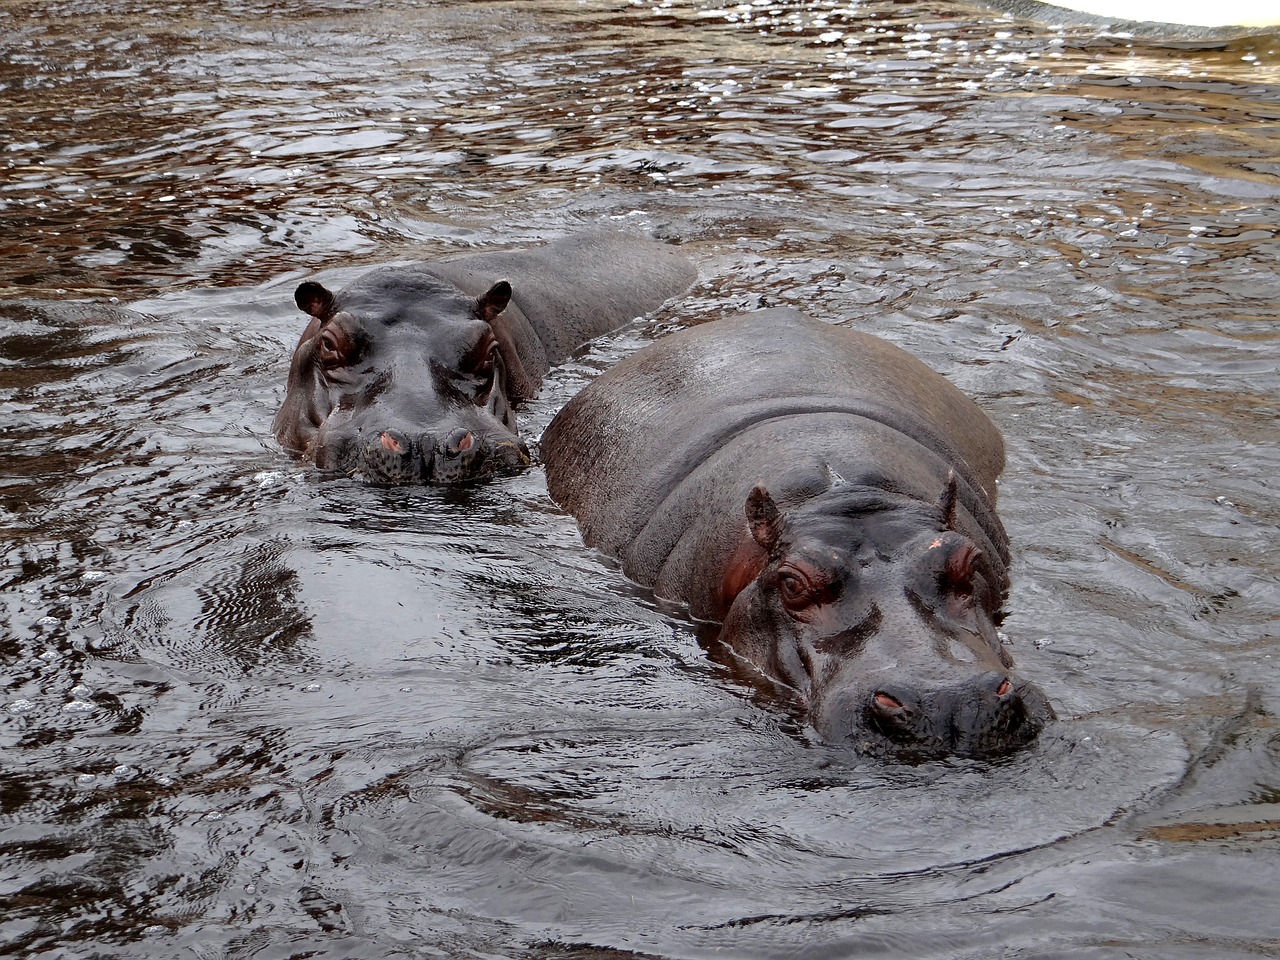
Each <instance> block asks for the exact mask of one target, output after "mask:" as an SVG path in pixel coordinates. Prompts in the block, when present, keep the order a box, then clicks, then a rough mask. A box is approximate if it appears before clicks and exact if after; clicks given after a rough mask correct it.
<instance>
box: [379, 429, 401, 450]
mask: <svg viewBox="0 0 1280 960" xmlns="http://www.w3.org/2000/svg"><path fill="white" fill-rule="evenodd" d="M378 439H379V440H381V441H382V449H384V450H386V451H387V452H388V453H404V446H403V445H402V444H401V443H400V441H399V440H397V439H396V438H395V437H394V436H392V435H391V434H390V433H388V432H386V431H383V433H382V435H381V436H380V437H379V438H378Z"/></svg>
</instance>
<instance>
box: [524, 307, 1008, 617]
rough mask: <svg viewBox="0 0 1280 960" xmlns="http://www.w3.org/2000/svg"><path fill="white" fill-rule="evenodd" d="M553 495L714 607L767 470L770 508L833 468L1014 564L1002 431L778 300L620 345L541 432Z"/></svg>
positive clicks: (870, 339) (833, 480) (872, 349)
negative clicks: (1004, 521)
mask: <svg viewBox="0 0 1280 960" xmlns="http://www.w3.org/2000/svg"><path fill="white" fill-rule="evenodd" d="M542 454H543V459H544V461H545V463H546V465H547V483H548V487H549V489H550V491H551V494H552V496H553V497H554V498H555V499H556V501H557V502H558V503H560V505H561V506H563V507H564V508H565V509H567V510H568V511H569V512H570V513H572V514H573V515H574V516H575V517H577V519H578V522H579V525H580V527H581V529H582V533H583V537H584V539H585V540H586V541H587V543H589V544H591V545H593V546H596V547H598V548H599V549H601V550H602V551H604V552H605V553H608V554H611V555H613V556H617V557H619V558H620V559H621V560H622V561H623V569H624V571H625V572H626V573H627V575H628V576H630V577H631V578H632V579H634V580H636V581H637V582H639V583H641V584H644V585H646V586H650V587H654V588H655V590H656V591H657V592H658V593H659V595H662V596H668V597H671V598H673V599H678V600H682V601H684V602H686V603H688V604H689V606H690V609H691V612H692V613H693V614H694V615H695V616H700V617H706V618H709V619H717V618H718V617H719V616H722V615H723V610H721V609H720V608H719V607H718V605H717V599H716V598H717V592H718V588H719V571H721V570H723V569H724V568H725V566H726V564H727V558H728V556H729V555H730V554H731V553H732V552H733V551H734V550H735V549H736V548H737V547H738V545H739V543H740V541H741V539H742V537H743V536H745V531H746V522H745V520H744V515H743V504H744V501H745V499H746V496H747V494H748V492H749V491H750V490H751V489H752V487H753V486H754V485H755V484H757V483H765V484H766V485H767V486H768V488H769V490H770V491H771V492H772V493H773V495H774V496H775V497H776V498H777V499H778V503H779V506H781V507H784V508H786V507H789V506H795V505H797V504H800V503H803V502H805V501H807V500H810V499H812V498H813V497H815V496H817V495H819V494H820V493H822V492H824V491H826V490H827V489H829V488H831V487H832V486H833V485H836V484H845V483H847V484H856V485H862V486H865V487H867V488H869V489H876V490H881V491H887V492H890V493H892V494H893V495H896V496H905V497H908V498H912V499H917V500H921V501H934V500H937V498H938V497H939V495H940V494H941V493H942V491H943V490H944V489H945V487H946V485H947V477H948V474H949V473H950V472H952V471H954V474H955V477H956V481H957V492H958V508H957V517H956V519H957V524H958V528H959V529H961V530H963V531H964V532H965V533H966V534H968V535H970V536H971V537H973V539H974V540H975V541H976V542H977V543H978V544H979V545H980V546H981V547H982V548H983V549H984V551H988V555H989V556H990V557H991V558H992V560H993V561H995V563H996V565H997V567H998V574H999V579H1000V580H1003V579H1004V568H1005V566H1006V565H1007V558H1008V554H1007V539H1006V537H1005V534H1004V530H1003V528H1002V527H1001V526H1000V521H999V519H998V518H997V517H996V514H995V509H994V507H995V498H996V486H995V482H996V478H997V476H998V475H999V474H1000V471H1001V470H1002V469H1003V467H1004V445H1003V441H1002V440H1001V438H1000V434H999V432H998V431H997V430H996V428H995V427H994V426H993V425H992V423H991V422H990V421H989V420H988V419H987V417H986V416H985V415H984V414H983V413H982V411H981V410H980V409H979V408H978V407H977V406H976V405H975V404H974V403H973V402H972V401H971V400H969V399H968V398H967V397H965V396H964V395H963V394H962V393H960V391H959V390H957V389H956V388H955V387H954V386H953V385H952V384H951V383H950V382H949V381H947V380H946V379H945V378H944V377H942V376H941V375H940V374H938V373H936V372H934V371H933V370H931V369H930V368H929V367H927V366H926V365H925V364H923V363H921V362H920V361H919V360H917V359H915V358H914V357H912V356H911V355H910V354H908V353H906V352H905V351H903V350H901V349H899V348H898V347H895V346H893V345H892V344H890V343H888V342H886V341H884V340H881V339H879V338H877V337H874V336H871V335H868V334H864V333H860V332H858V331H855V330H851V329H849V328H846V327H838V326H835V325H832V324H826V323H823V322H821V321H817V320H813V319H811V318H808V317H805V316H804V315H802V314H800V313H798V312H796V311H794V310H789V309H775V310H763V311H758V312H755V313H750V314H744V315H741V316H737V317H731V318H728V319H725V320H720V321H716V322H713V323H708V324H703V325H701V326H698V327H694V328H691V329H689V330H684V331H681V332H679V333H676V334H673V335H671V336H669V337H666V338H664V339H662V340H659V341H657V342H655V343H653V344H651V345H650V346H648V347H646V348H645V349H644V350H641V351H640V352H638V353H636V354H634V355H632V356H631V357H628V358H627V359H626V360H624V361H622V362H621V363H619V364H618V365H617V366H616V367H615V368H613V369H612V370H610V371H608V372H607V373H606V374H604V375H603V376H601V377H600V378H599V379H598V380H596V381H595V382H594V383H593V384H592V385H590V386H589V387H588V388H587V389H586V390H584V391H582V392H581V393H580V394H579V395H578V396H577V397H575V398H574V399H573V400H572V401H570V403H569V404H568V405H567V406H566V407H565V409H564V410H563V411H561V413H560V414H559V416H557V417H556V419H555V420H554V421H553V422H552V424H551V425H550V427H549V428H548V429H547V431H546V433H545V435H544V437H543V440H542Z"/></svg>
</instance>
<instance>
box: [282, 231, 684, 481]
mask: <svg viewBox="0 0 1280 960" xmlns="http://www.w3.org/2000/svg"><path fill="white" fill-rule="evenodd" d="M695 276H696V272H695V270H694V268H693V266H692V264H691V263H690V262H689V260H688V259H687V258H685V257H684V256H683V255H682V254H681V253H680V252H679V251H677V250H676V249H675V248H673V247H671V246H669V245H667V244H664V243H660V242H657V241H655V240H651V239H648V238H641V237H637V236H633V235H630V234H626V233H623V232H621V231H595V232H591V233H587V234H582V235H579V236H576V237H572V238H569V239H566V240H560V241H557V242H554V243H551V244H548V245H547V246H545V247H540V248H536V249H532V250H519V251H507V252H494V253H477V254H471V255H466V256H460V257H458V258H456V259H447V260H440V261H436V262H431V263H416V264H410V265H407V266H394V267H384V268H381V269H378V270H374V271H373V272H371V273H369V274H366V275H365V276H363V277H361V278H360V279H359V280H356V281H355V282H354V283H352V284H350V285H349V286H347V287H344V288H343V289H342V290H340V291H338V292H337V293H332V292H330V291H329V290H327V289H326V288H325V287H323V286H321V285H320V284H319V283H316V282H315V281H308V282H306V283H303V284H302V285H301V286H299V287H298V289H297V291H296V293H295V295H294V299H295V300H296V302H297V304H298V307H299V308H300V309H301V310H302V311H303V312H304V313H306V314H308V315H309V316H310V317H311V322H310V323H309V324H308V325H307V328H306V329H305V330H304V331H303V333H302V337H301V339H300V340H299V341H298V346H297V348H296V349H295V350H294V354H293V362H292V364H291V366H290V369H289V383H288V390H287V393H286V395H285V399H284V403H283V405H282V406H281V407H280V411H279V413H277V414H276V418H275V433H276V438H277V439H278V440H279V441H280V444H281V446H283V447H284V448H285V449H286V450H288V451H289V452H291V453H293V454H294V455H295V456H298V457H300V458H302V459H304V460H306V461H307V462H309V463H312V464H314V465H315V466H317V467H319V468H320V469H322V470H333V471H341V472H344V473H351V474H360V475H362V476H364V477H365V478H367V479H369V480H372V481H374V482H378V483H442V484H443V483H455V482H459V481H465V480H471V479H475V478H477V477H480V476H484V475H486V474H491V473H494V472H497V471H502V470H510V469H515V468H518V467H521V466H524V465H526V464H528V463H529V450H528V447H527V446H526V445H525V443H524V441H523V440H521V439H520V437H519V436H518V434H517V432H516V418H515V409H516V408H517V407H518V406H519V404H520V403H521V402H522V401H524V400H528V399H529V398H531V397H532V396H533V395H534V394H535V392H536V391H537V389H538V386H539V385H540V384H541V382H542V378H543V376H544V375H545V374H546V372H547V370H548V369H549V368H550V367H551V365H552V364H554V363H557V362H559V361H561V360H563V359H565V358H566V357H567V356H569V354H570V353H571V352H572V351H573V350H574V348H575V347H578V346H580V345H581V344H583V343H585V342H586V341H587V340H590V339H591V338H592V337H595V336H599V335H600V334H602V333H605V332H607V331H609V330H613V329H616V328H617V327H619V326H621V325H622V324H624V323H626V322H627V321H629V320H632V319H634V318H635V317H637V316H639V315H641V314H644V313H648V312H650V311H652V310H654V309H655V308H657V307H658V306H659V305H661V304H662V302H663V301H664V300H667V299H668V298H670V297H673V296H675V295H676V294H678V293H680V292H682V291H683V290H685V289H687V288H688V287H689V285H690V284H691V283H692V282H693V280H694V278H695Z"/></svg>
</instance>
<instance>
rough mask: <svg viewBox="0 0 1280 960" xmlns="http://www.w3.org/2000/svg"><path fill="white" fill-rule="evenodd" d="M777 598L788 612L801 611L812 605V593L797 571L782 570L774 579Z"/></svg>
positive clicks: (807, 583) (807, 582)
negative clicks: (779, 598)
mask: <svg viewBox="0 0 1280 960" xmlns="http://www.w3.org/2000/svg"><path fill="white" fill-rule="evenodd" d="M776 583H777V585H778V596H779V597H781V598H782V604H783V606H785V607H786V608H787V609H788V610H803V609H804V608H805V607H807V606H809V605H810V604H812V603H813V598H814V597H813V595H814V591H813V589H812V588H811V587H810V586H809V581H808V580H806V579H805V578H804V577H803V576H802V575H801V574H800V573H799V572H798V571H795V570H790V569H786V568H784V569H782V570H779V571H778V576H777V579H776Z"/></svg>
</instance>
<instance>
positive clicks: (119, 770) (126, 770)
mask: <svg viewBox="0 0 1280 960" xmlns="http://www.w3.org/2000/svg"><path fill="white" fill-rule="evenodd" d="M136 772H137V771H136V770H134V769H133V767H131V766H129V765H128V764H127V763H121V764H117V765H116V766H115V767H113V768H112V769H111V775H112V776H113V777H127V776H130V775H132V774H134V773H136Z"/></svg>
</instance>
